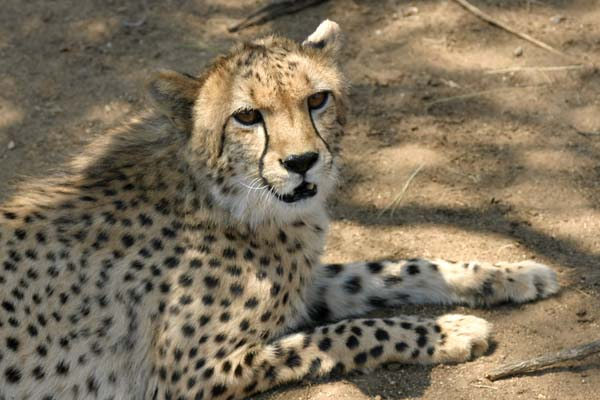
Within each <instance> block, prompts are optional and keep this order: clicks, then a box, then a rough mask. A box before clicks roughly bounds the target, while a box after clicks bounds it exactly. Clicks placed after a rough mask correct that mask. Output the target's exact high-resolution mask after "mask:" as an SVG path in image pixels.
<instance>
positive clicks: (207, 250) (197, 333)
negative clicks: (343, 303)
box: [162, 225, 323, 358]
mask: <svg viewBox="0 0 600 400" xmlns="http://www.w3.org/2000/svg"><path fill="white" fill-rule="evenodd" d="M183 242H184V243H185V244H186V246H185V252H184V254H182V255H181V260H182V262H181V263H180V265H181V267H180V268H178V269H179V271H177V272H176V273H174V274H173V275H171V281H172V282H170V283H169V284H170V287H171V288H170V290H169V291H168V293H167V294H166V295H165V298H164V299H163V301H162V303H163V306H162V308H163V313H164V314H166V315H165V317H166V318H163V321H164V322H163V330H165V331H169V332H171V333H172V334H169V335H167V336H171V337H172V336H173V335H178V336H179V337H181V335H183V336H184V338H188V339H189V340H190V342H194V343H196V344H198V345H199V346H200V347H201V348H202V351H203V352H204V353H205V354H207V355H208V354H210V353H214V354H213V355H214V356H215V357H217V358H218V357H219V355H223V354H227V353H229V352H230V351H232V350H234V349H235V348H236V347H237V346H241V345H242V344H243V343H246V342H247V341H250V340H253V339H258V338H260V339H262V340H266V339H269V338H273V337H276V336H279V335H280V334H281V333H283V332H284V331H285V330H286V329H287V327H289V326H291V325H294V324H296V323H297V322H298V320H299V319H301V318H303V317H304V315H305V313H306V311H305V306H304V289H305V287H306V285H307V284H308V283H310V281H311V276H312V269H313V265H316V263H317V262H318V259H319V256H320V253H321V250H322V246H323V245H322V231H320V230H315V229H314V228H310V227H308V226H306V225H299V226H289V227H287V228H273V229H271V230H269V231H262V232H260V233H253V234H247V233H240V232H239V231H233V230H230V229H229V230H225V229H219V228H215V229H206V230H202V231H198V232H191V233H188V234H186V235H185V237H184V239H183ZM177 331H180V332H177Z"/></svg>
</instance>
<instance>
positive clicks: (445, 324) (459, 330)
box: [432, 314, 492, 363]
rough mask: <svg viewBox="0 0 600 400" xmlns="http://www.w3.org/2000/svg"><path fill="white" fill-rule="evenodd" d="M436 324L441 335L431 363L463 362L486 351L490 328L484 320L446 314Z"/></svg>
mask: <svg viewBox="0 0 600 400" xmlns="http://www.w3.org/2000/svg"><path fill="white" fill-rule="evenodd" d="M436 322H437V323H438V325H439V326H440V328H441V333H440V338H439V342H438V345H437V348H436V351H435V353H434V356H433V360H432V361H434V362H440V363H454V362H463V361H468V360H470V359H472V358H474V357H479V356H481V355H482V354H484V353H485V352H486V351H487V349H488V347H489V338H490V334H491V330H492V326H491V324H490V323H489V322H487V321H486V320H484V319H481V318H478V317H474V316H472V315H459V314H448V315H444V316H441V317H440V318H438V319H437V321H436Z"/></svg>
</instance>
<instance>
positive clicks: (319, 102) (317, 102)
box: [306, 92, 329, 110]
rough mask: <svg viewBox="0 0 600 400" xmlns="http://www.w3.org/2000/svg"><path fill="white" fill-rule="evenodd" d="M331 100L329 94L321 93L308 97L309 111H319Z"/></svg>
mask: <svg viewBox="0 0 600 400" xmlns="http://www.w3.org/2000/svg"><path fill="white" fill-rule="evenodd" d="M328 98H329V92H319V93H315V94H311V95H310V96H308V99H307V100H306V102H307V103H308V109H309V110H318V109H319V108H321V107H323V106H324V105H325V103H327V99H328Z"/></svg>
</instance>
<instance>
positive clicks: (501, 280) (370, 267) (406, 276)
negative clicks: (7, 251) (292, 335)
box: [307, 259, 559, 322]
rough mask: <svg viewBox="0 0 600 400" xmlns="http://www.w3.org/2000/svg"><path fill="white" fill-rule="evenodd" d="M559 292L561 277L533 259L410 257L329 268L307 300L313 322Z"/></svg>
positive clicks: (532, 297)
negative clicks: (425, 305) (491, 261)
mask: <svg viewBox="0 0 600 400" xmlns="http://www.w3.org/2000/svg"><path fill="white" fill-rule="evenodd" d="M558 289H559V285H558V281H557V277H556V273H555V272H554V271H553V270H551V269H550V268H549V267H547V266H545V265H543V264H538V263H535V262H533V261H523V262H517V263H512V264H509V263H502V264H493V265H492V264H489V263H479V262H469V263H462V262H459V263H457V262H450V261H443V260H432V261H429V260H424V259H411V260H402V261H381V262H371V263H354V264H346V265H341V264H329V265H324V266H322V267H321V268H320V270H319V271H318V272H317V276H316V279H315V280H314V284H313V285H312V286H311V287H310V288H309V293H308V296H307V300H308V303H309V304H310V305H311V317H312V319H313V320H314V321H316V322H318V321H326V320H338V319H341V318H346V317H348V316H350V315H354V316H357V315H363V314H364V313H366V312H368V311H370V310H373V309H374V308H377V307H385V306H392V307H393V306H397V305H400V304H406V303H420V304H423V303H433V304H467V305H470V306H482V305H493V304H499V303H503V302H507V301H512V302H515V303H523V302H526V301H531V300H535V299H540V298H544V297H547V296H549V295H551V294H553V293H556V292H557V291H558Z"/></svg>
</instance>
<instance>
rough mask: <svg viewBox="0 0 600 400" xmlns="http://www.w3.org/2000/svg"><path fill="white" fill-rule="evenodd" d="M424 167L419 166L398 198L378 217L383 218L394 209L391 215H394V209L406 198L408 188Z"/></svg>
mask: <svg viewBox="0 0 600 400" xmlns="http://www.w3.org/2000/svg"><path fill="white" fill-rule="evenodd" d="M423 166H424V164H421V165H419V166H418V167H417V169H415V170H414V171H413V173H412V174H410V176H409V177H408V179H407V180H406V183H405V184H404V187H402V190H401V191H400V193H398V195H397V196H396V198H395V199H394V200H392V202H391V203H390V204H388V205H387V206H386V207H385V208H384V209H383V210H381V211H380V212H379V215H377V216H378V217H381V216H382V215H383V214H385V213H386V212H387V211H388V210H390V209H392V213H391V214H392V215H394V210H393V208H395V207H396V206H397V205H398V204H400V202H401V201H402V198H403V197H404V195H405V194H406V191H407V190H408V187H409V186H410V184H411V183H412V181H413V179H415V177H416V176H417V174H418V173H419V172H421V170H422V169H423Z"/></svg>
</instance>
